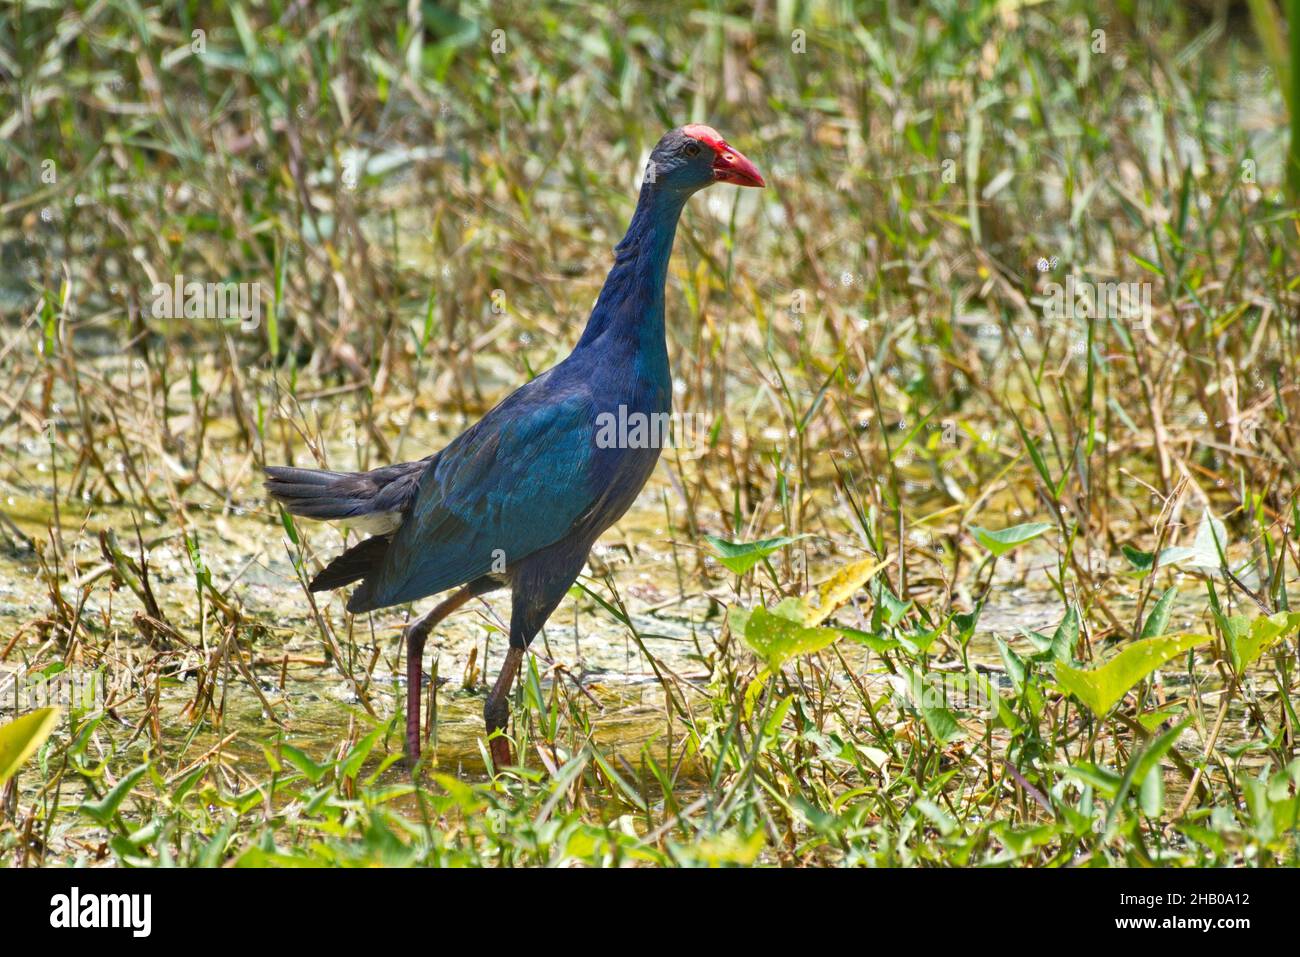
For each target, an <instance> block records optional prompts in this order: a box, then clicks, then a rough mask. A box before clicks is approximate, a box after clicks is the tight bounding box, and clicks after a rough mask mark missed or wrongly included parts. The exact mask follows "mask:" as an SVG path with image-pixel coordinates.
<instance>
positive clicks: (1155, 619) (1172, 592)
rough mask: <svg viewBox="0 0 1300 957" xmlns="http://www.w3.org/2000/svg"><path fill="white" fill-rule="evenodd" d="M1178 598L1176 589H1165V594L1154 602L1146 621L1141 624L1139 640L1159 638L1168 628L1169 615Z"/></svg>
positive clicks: (1170, 587)
mask: <svg viewBox="0 0 1300 957" xmlns="http://www.w3.org/2000/svg"><path fill="white" fill-rule="evenodd" d="M1177 597H1178V588H1177V587H1176V586H1174V585H1170V586H1169V587H1168V588H1167V589H1165V593H1164V594H1163V595H1161V596H1160V600H1159V601H1158V602H1156V605H1155V607H1154V608H1152V609H1151V614H1149V615H1147V620H1146V621H1144V622H1143V623H1142V634H1140V635H1138V637H1139V638H1159V637H1160V636H1161V635H1163V634H1164V633H1165V629H1166V628H1167V627H1169V615H1170V613H1171V612H1172V611H1173V609H1174V599H1175V598H1177Z"/></svg>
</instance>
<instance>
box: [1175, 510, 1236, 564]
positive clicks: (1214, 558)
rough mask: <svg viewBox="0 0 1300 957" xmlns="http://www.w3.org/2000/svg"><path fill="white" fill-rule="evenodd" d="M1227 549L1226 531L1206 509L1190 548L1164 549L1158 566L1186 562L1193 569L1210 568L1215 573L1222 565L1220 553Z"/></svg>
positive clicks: (1219, 520) (1218, 520) (1221, 522)
mask: <svg viewBox="0 0 1300 957" xmlns="http://www.w3.org/2000/svg"><path fill="white" fill-rule="evenodd" d="M1227 548H1228V529H1227V527H1226V526H1225V525H1224V524H1223V521H1222V520H1221V519H1217V518H1215V517H1214V515H1213V514H1211V512H1210V510H1209V509H1208V508H1207V509H1206V510H1205V511H1204V512H1203V513H1202V514H1201V524H1200V525H1198V526H1197V528H1196V537H1195V538H1194V539H1192V544H1191V547H1190V548H1188V547H1187V546H1183V545H1180V546H1176V547H1174V548H1166V549H1165V550H1164V551H1162V552H1161V553H1160V559H1159V565H1160V567H1161V568H1164V567H1166V566H1168V565H1181V564H1183V563H1184V562H1187V563H1190V564H1191V565H1192V566H1193V567H1194V568H1210V569H1214V570H1216V571H1217V570H1218V569H1219V568H1220V567H1221V566H1222V565H1223V556H1222V555H1221V552H1226V551H1227Z"/></svg>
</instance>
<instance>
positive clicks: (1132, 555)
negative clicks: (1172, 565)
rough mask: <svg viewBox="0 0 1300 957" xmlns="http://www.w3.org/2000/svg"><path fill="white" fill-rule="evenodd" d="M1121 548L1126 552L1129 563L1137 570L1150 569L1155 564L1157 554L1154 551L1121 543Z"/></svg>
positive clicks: (1125, 555)
mask: <svg viewBox="0 0 1300 957" xmlns="http://www.w3.org/2000/svg"><path fill="white" fill-rule="evenodd" d="M1119 550H1120V551H1121V552H1123V553H1124V557H1125V558H1127V559H1128V563H1129V564H1130V565H1132V566H1133V569H1134V570H1135V571H1139V572H1147V571H1150V570H1151V566H1152V565H1153V564H1155V560H1156V556H1155V554H1154V553H1153V552H1144V551H1141V550H1139V549H1136V548H1134V547H1133V546H1132V545H1121V546H1120V547H1119Z"/></svg>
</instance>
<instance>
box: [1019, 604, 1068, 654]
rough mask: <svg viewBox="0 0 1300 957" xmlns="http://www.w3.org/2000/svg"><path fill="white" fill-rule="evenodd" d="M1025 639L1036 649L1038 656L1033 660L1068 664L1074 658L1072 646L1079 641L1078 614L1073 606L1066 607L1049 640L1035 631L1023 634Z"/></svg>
mask: <svg viewBox="0 0 1300 957" xmlns="http://www.w3.org/2000/svg"><path fill="white" fill-rule="evenodd" d="M1025 637H1026V638H1028V639H1029V640H1030V641H1031V642H1032V643H1033V645H1034V647H1035V648H1037V649H1038V654H1036V655H1034V659H1035V660H1038V661H1043V660H1047V661H1064V662H1066V663H1067V664H1068V663H1069V662H1070V661H1071V660H1072V659H1073V657H1074V646H1075V645H1076V644H1077V643H1078V641H1079V613H1078V612H1077V611H1075V610H1074V606H1073V605H1068V606H1067V607H1066V609H1065V617H1064V618H1062V619H1061V623H1060V624H1059V625H1057V626H1056V631H1054V632H1052V635H1051V637H1050V638H1049V637H1048V636H1047V635H1044V634H1040V633H1039V632H1036V631H1027V632H1025Z"/></svg>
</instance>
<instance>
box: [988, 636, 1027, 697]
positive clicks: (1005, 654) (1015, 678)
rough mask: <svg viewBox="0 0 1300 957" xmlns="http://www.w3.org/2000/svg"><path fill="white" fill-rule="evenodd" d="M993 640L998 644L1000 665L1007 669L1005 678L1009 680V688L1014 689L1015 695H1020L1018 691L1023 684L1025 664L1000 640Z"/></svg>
mask: <svg viewBox="0 0 1300 957" xmlns="http://www.w3.org/2000/svg"><path fill="white" fill-rule="evenodd" d="M994 640H995V641H996V642H997V643H998V654H1000V655H1001V656H1002V664H1003V665H1004V666H1005V667H1006V669H1007V677H1008V678H1010V679H1011V687H1012V688H1014V689H1015V691H1016V694H1020V689H1021V688H1022V687H1024V684H1025V663H1024V661H1023V660H1022V659H1021V657H1020V656H1019V655H1018V654H1016V653H1015V651H1013V650H1012V648H1011V646H1010V645H1008V644H1007V643H1006V642H1005V641H1003V640H1002V639H1001V638H995V639H994Z"/></svg>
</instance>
